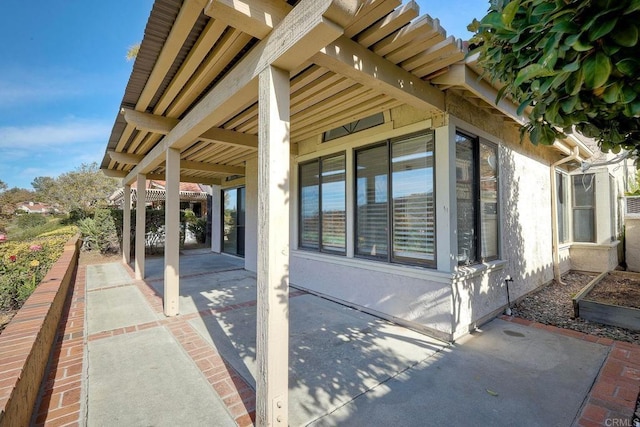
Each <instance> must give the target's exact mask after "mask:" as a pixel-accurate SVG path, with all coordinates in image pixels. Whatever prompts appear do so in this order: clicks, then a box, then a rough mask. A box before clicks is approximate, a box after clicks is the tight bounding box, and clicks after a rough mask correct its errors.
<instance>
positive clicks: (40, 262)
mask: <svg viewBox="0 0 640 427" xmlns="http://www.w3.org/2000/svg"><path fill="white" fill-rule="evenodd" d="M70 237H71V236H70V235H58V236H51V237H46V238H38V239H33V240H29V241H22V242H6V243H4V244H2V245H0V310H12V309H18V308H20V307H21V306H22V304H23V303H24V301H25V300H26V299H27V298H28V297H29V295H31V293H32V292H33V290H34V289H35V288H36V287H37V285H38V284H39V283H40V281H41V280H42V278H43V277H44V276H45V275H46V274H47V271H49V268H51V266H52V265H53V264H54V263H55V262H56V261H57V260H58V258H60V255H62V252H63V250H64V245H65V243H66V242H67V241H68V240H69V238H70Z"/></svg>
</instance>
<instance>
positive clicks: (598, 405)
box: [500, 315, 640, 427]
mask: <svg viewBox="0 0 640 427" xmlns="http://www.w3.org/2000/svg"><path fill="white" fill-rule="evenodd" d="M500 318H501V319H502V320H506V321H507V322H513V323H518V324H520V325H524V326H529V327H532V328H538V329H544V330H546V331H548V332H552V333H555V334H560V335H566V336H570V337H572V338H577V339H581V340H584V341H589V342H594V343H597V344H601V345H604V346H607V347H609V354H607V358H606V359H605V361H604V364H603V365H602V368H601V369H600V372H599V373H598V376H597V378H596V380H595V382H594V383H593V385H592V387H591V390H589V394H588V395H587V398H586V399H585V402H584V404H583V406H582V410H581V411H580V414H579V416H578V418H577V419H576V425H577V426H580V427H596V426H607V425H608V426H615V425H619V426H626V425H628V426H630V425H631V420H632V418H633V413H634V411H635V408H636V401H637V399H638V394H639V393H640V346H638V345H635V344H631V343H627V342H622V341H614V340H612V339H609V338H601V337H597V336H594V335H589V334H585V333H582V332H578V331H573V330H570V329H563V328H558V327H556V326H551V325H545V324H542V323H538V322H533V321H530V320H526V319H522V318H519V317H512V316H504V315H503V316H500Z"/></svg>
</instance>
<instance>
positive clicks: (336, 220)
mask: <svg viewBox="0 0 640 427" xmlns="http://www.w3.org/2000/svg"><path fill="white" fill-rule="evenodd" d="M345 179H346V171H345V155H344V154H339V155H337V156H331V157H324V158H321V159H316V160H314V161H312V162H309V163H304V164H302V165H300V247H301V248H304V249H314V250H321V251H323V252H332V253H338V254H345V253H346V245H345V234H346V209H345V205H346V196H345V189H346V187H345V185H346V184H345Z"/></svg>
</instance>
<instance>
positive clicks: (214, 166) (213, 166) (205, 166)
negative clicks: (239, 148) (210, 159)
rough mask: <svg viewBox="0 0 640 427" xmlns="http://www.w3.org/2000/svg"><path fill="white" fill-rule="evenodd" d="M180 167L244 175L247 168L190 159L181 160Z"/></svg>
mask: <svg viewBox="0 0 640 427" xmlns="http://www.w3.org/2000/svg"><path fill="white" fill-rule="evenodd" d="M180 169H183V170H184V169H186V170H192V171H199V172H215V173H223V174H228V175H244V174H245V169H244V167H242V166H229V165H221V164H218V163H204V162H191V161H188V160H182V161H180Z"/></svg>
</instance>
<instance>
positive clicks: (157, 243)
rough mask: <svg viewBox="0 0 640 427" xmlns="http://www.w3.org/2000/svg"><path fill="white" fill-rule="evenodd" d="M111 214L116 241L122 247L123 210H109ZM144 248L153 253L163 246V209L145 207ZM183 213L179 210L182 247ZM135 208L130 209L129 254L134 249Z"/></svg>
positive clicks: (182, 244) (183, 236) (181, 245)
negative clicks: (116, 235)
mask: <svg viewBox="0 0 640 427" xmlns="http://www.w3.org/2000/svg"><path fill="white" fill-rule="evenodd" d="M111 216H112V218H113V220H114V223H115V227H116V233H117V234H118V242H119V243H120V247H122V224H123V222H122V218H123V211H122V210H120V209H114V210H112V211H111ZM145 219H146V222H145V248H146V250H147V253H149V254H154V253H157V252H159V251H160V249H161V248H163V247H164V219H165V212H164V209H147V210H146V212H145ZM184 228H185V213H184V212H183V211H180V247H184V239H185V233H184ZM135 230H136V210H135V209H131V230H130V233H131V255H133V254H134V250H135V239H136V234H135Z"/></svg>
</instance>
